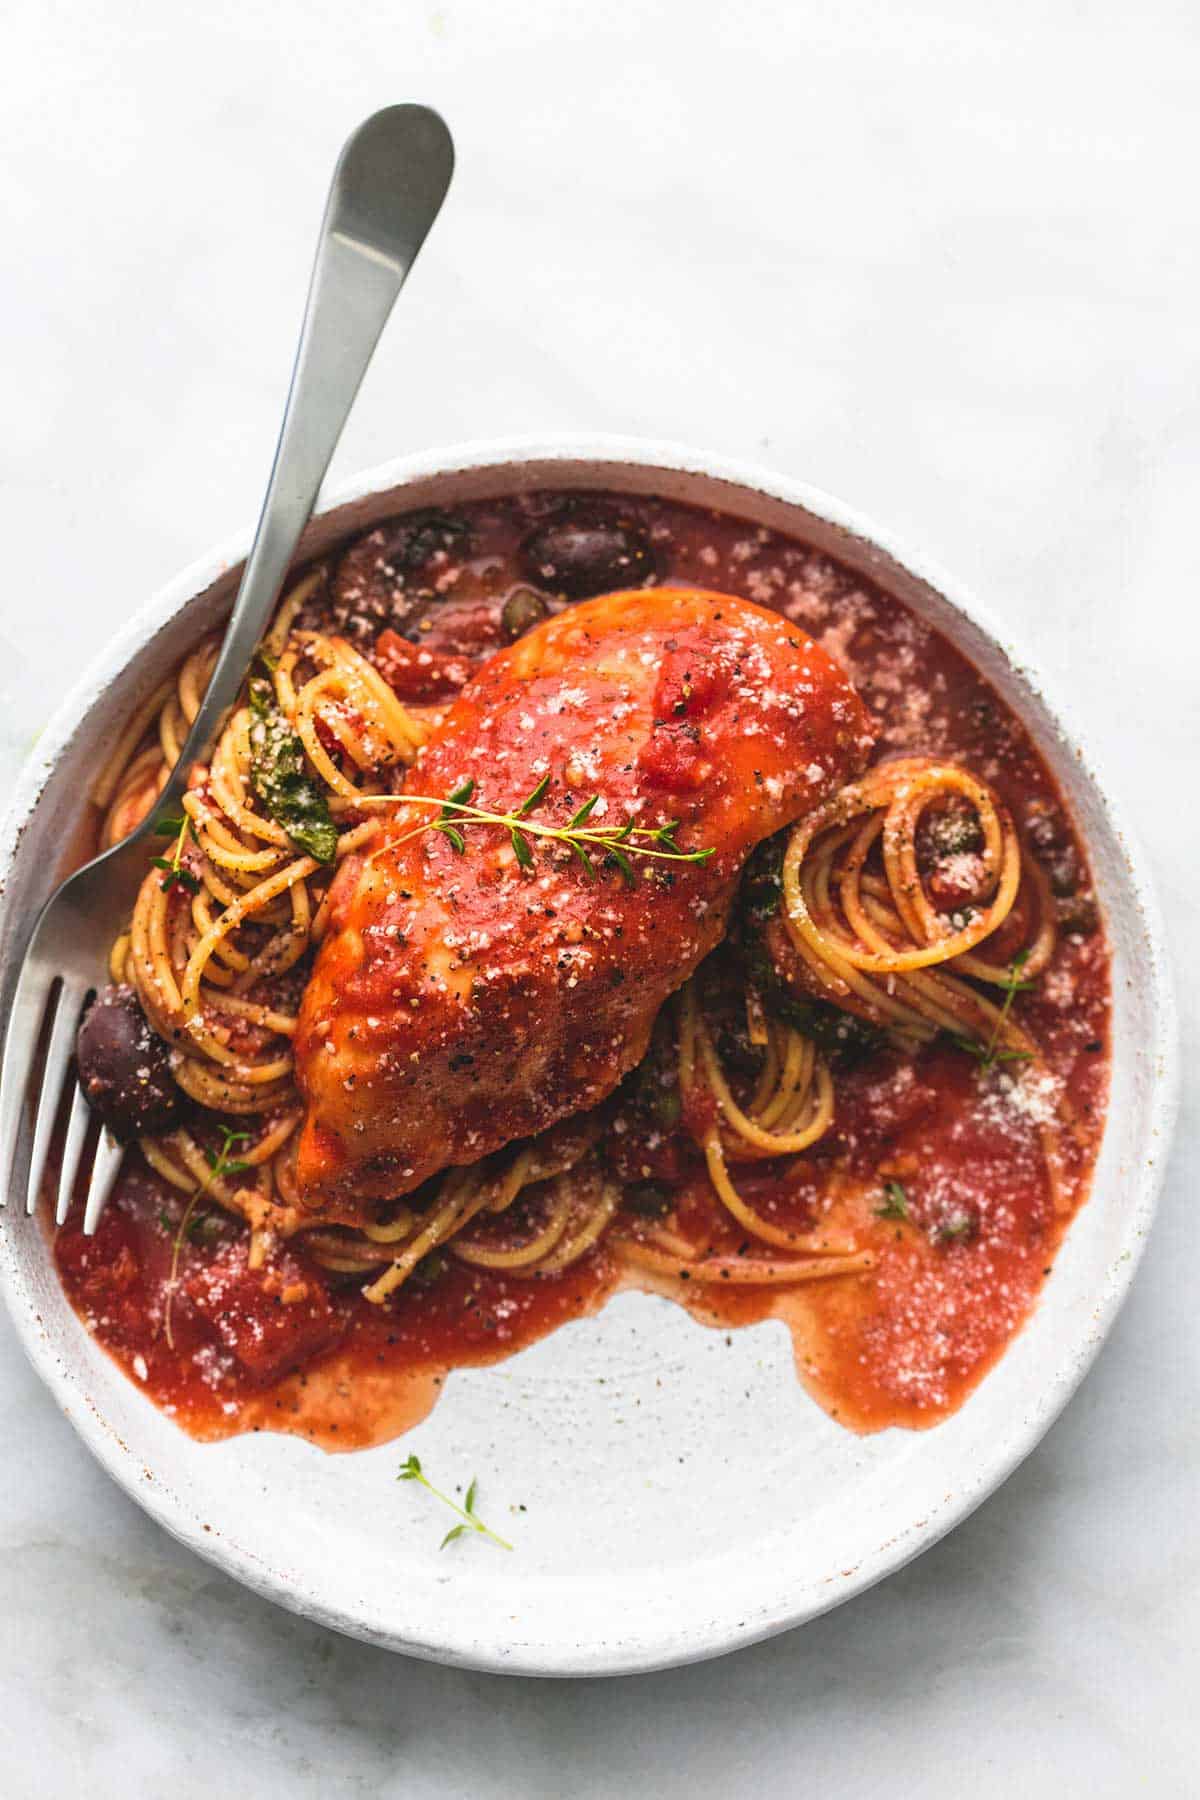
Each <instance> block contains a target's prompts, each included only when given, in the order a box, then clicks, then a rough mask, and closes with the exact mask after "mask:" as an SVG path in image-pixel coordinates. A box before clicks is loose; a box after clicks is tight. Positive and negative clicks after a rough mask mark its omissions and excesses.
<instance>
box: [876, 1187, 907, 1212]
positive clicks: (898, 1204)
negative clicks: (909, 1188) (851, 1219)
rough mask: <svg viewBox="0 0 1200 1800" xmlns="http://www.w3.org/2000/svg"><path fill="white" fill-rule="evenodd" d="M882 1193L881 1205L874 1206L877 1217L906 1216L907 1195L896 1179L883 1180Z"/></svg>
mask: <svg viewBox="0 0 1200 1800" xmlns="http://www.w3.org/2000/svg"><path fill="white" fill-rule="evenodd" d="M883 1195H884V1198H883V1205H882V1206H877V1207H876V1208H875V1217H876V1218H877V1219H907V1218H908V1216H909V1213H908V1195H907V1194H906V1193H905V1191H904V1189H903V1188H902V1187H901V1185H900V1183H899V1182H898V1181H888V1182H885V1184H884V1189H883Z"/></svg>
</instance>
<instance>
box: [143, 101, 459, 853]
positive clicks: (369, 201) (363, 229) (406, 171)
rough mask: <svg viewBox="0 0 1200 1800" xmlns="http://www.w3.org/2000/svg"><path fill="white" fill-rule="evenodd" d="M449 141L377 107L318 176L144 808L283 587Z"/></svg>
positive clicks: (215, 716)
mask: <svg viewBox="0 0 1200 1800" xmlns="http://www.w3.org/2000/svg"><path fill="white" fill-rule="evenodd" d="M453 169H454V146H453V143H452V141H451V138H450V133H449V131H448V130H447V128H446V126H445V124H444V122H443V121H442V119H441V118H440V117H439V116H438V114H437V113H435V112H433V111H432V110H431V109H430V108H429V107H425V106H389V107H386V108H385V109H384V110H383V111H382V112H377V113H375V114H373V115H372V117H371V118H369V119H366V120H365V121H364V122H363V124H361V125H360V126H359V127H358V130H357V131H355V132H354V133H353V135H352V136H351V137H350V138H349V139H348V140H347V142H346V144H345V147H344V148H343V150H342V153H341V155H340V156H339V158H338V161H337V167H336V168H335V169H334V172H333V180H332V182H331V184H330V189H329V198H328V200H327V202H326V205H325V216H324V219H323V220H322V222H321V234H320V237H319V239H318V242H317V255H316V261H315V263H314V266H313V273H312V280H311V282H310V284H309V290H308V301H307V303H306V306H305V310H304V323H303V326H302V327H301V331H300V344H299V348H298V349H297V351H296V363H295V367H294V369H293V371H292V380H291V386H290V388H289V390H288V397H287V406H286V407H285V409H284V415H283V425H282V427H281V428H280V432H279V442H278V444H277V446H276V449H275V460H274V462H273V464H272V466H271V477H270V480H269V481H268V483H267V492H266V496H265V498H264V500H263V508H262V512H261V514H260V515H259V520H258V529H257V530H256V532H255V534H254V542H253V544H252V545H251V548H250V554H249V556H248V557H247V559H246V567H245V570H244V572H243V574H242V580H241V585H240V587H239V588H238V594H237V600H236V601H235V603H234V607H233V612H232V615H231V617H230V620H229V625H228V627H227V629H226V632H225V640H224V642H223V644H222V645H221V651H220V654H219V656H218V657H217V663H216V667H215V668H214V670H213V673H212V679H211V680H210V682H209V684H208V691H207V693H206V694H205V696H204V699H203V701H202V703H201V706H200V710H199V712H198V713H197V714H196V719H195V723H194V724H193V726H192V728H191V730H190V731H189V733H188V735H187V740H186V742H185V743H184V746H183V749H182V750H181V751H180V753H179V760H178V762H177V763H176V764H175V767H174V769H173V770H172V772H171V775H170V777H169V779H168V781H167V785H166V787H165V788H164V790H163V793H162V794H161V796H160V797H159V800H158V803H157V805H156V806H155V807H154V808H152V809H151V815H150V817H148V818H147V819H145V820H144V821H143V822H142V824H141V825H140V826H139V827H138V828H137V829H136V830H135V831H133V832H131V833H130V836H129V839H128V840H126V841H127V842H132V840H133V839H134V838H136V837H141V836H144V835H145V834H146V833H147V832H149V831H150V830H152V829H153V820H154V817H155V816H156V815H159V814H161V813H162V812H163V811H171V810H173V809H174V808H175V807H176V806H177V805H178V803H179V801H180V799H181V797H182V795H183V793H184V790H185V789H186V786H187V777H188V771H189V769H190V768H191V766H192V764H193V763H195V762H199V761H203V760H204V759H206V758H207V756H208V755H209V753H210V751H211V750H212V747H213V744H214V743H215V741H216V738H217V735H218V732H219V729H220V726H221V724H222V721H223V720H224V717H225V714H226V712H227V711H228V709H229V707H230V706H231V705H232V704H233V701H234V700H235V699H236V697H237V694H238V690H239V688H240V687H241V685H242V682H243V681H244V680H245V676H246V670H247V669H248V668H249V666H250V662H251V659H252V657H253V655H254V651H255V648H256V646H257V645H258V642H259V640H260V638H261V637H262V635H263V632H264V630H265V629H266V625H267V622H268V620H269V619H270V616H271V613H272V611H273V609H274V606H275V602H276V601H277V600H278V598H279V593H280V590H281V588H282V587H283V583H284V580H285V578H286V576H287V572H288V568H289V566H290V564H291V562H292V558H293V557H294V555H295V553H296V545H297V543H298V542H299V539H300V534H301V532H302V531H303V530H304V527H305V525H306V524H307V523H308V520H309V516H310V514H311V512H312V509H313V506H314V505H315V503H316V498H317V494H318V492H319V490H320V486H321V482H322V481H323V480H324V477H325V471H326V469H327V468H328V467H329V460H330V458H331V457H332V455H333V452H334V450H335V449H336V447H337V442H338V439H339V438H340V437H341V435H342V427H343V426H344V425H345V423H346V418H347V416H348V414H349V412H350V408H351V406H352V405H353V404H354V397H355V395H356V394H357V392H358V389H359V384H360V382H361V381H362V378H363V375H364V374H365V373H366V368H367V364H368V363H369V362H370V360H371V357H372V355H373V353H374V350H375V346H376V344H377V343H378V342H379V337H380V334H381V332H382V331H383V328H384V326H385V325H386V324H387V321H388V315H389V314H390V312H391V310H392V306H393V303H394V302H395V299H396V296H397V294H398V293H399V292H400V289H401V288H402V287H403V286H404V283H405V280H406V278H407V276H408V272H409V270H410V269H411V268H412V265H413V263H414V262H415V261H416V257H417V252H418V251H419V250H420V248H421V245H422V244H423V243H424V241H425V238H426V236H427V235H428V232H429V229H430V227H431V226H432V224H433V222H434V220H435V219H436V218H437V215H438V212H439V210H440V208H441V204H442V201H443V200H444V199H445V196H446V190H447V188H448V187H449V185H450V177H451V174H452V173H453Z"/></svg>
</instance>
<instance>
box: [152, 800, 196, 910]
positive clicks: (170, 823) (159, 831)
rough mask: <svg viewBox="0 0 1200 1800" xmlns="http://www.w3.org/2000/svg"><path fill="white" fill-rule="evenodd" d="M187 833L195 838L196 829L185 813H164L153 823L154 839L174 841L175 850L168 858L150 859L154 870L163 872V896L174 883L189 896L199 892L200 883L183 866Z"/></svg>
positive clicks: (157, 857)
mask: <svg viewBox="0 0 1200 1800" xmlns="http://www.w3.org/2000/svg"><path fill="white" fill-rule="evenodd" d="M189 832H190V833H191V835H192V837H195V835H196V827H195V826H194V825H193V824H192V821H191V819H190V818H189V817H188V815H187V813H164V814H163V815H162V817H161V818H159V819H155V821H154V835H155V837H160V838H174V839H175V848H174V849H173V850H172V852H171V854H170V856H154V857H151V859H150V860H151V862H152V864H153V866H154V867H155V868H156V869H161V870H162V871H163V878H162V884H161V885H162V891H163V893H164V894H169V893H170V891H171V889H172V888H173V887H174V886H175V885H176V883H178V884H179V886H180V887H182V888H186V889H187V891H188V893H189V894H198V893H199V892H200V883H199V882H198V881H197V880H196V877H195V876H194V875H193V874H192V872H191V870H190V869H185V868H184V866H183V852H184V847H185V846H186V844H187V840H188V834H189Z"/></svg>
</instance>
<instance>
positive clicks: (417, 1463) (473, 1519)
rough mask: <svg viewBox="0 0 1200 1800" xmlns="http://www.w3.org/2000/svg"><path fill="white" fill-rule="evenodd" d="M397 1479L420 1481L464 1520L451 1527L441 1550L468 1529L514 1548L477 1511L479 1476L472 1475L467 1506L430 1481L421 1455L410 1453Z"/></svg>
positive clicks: (508, 1548) (509, 1548)
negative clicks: (423, 1466) (422, 1463)
mask: <svg viewBox="0 0 1200 1800" xmlns="http://www.w3.org/2000/svg"><path fill="white" fill-rule="evenodd" d="M396 1480H397V1481H418V1482H420V1484H421V1486H422V1487H423V1488H425V1489H427V1491H428V1492H429V1493H431V1494H432V1495H433V1497H434V1499H435V1500H440V1501H441V1502H442V1504H443V1506H448V1507H449V1508H450V1510H451V1512H456V1513H457V1514H458V1516H459V1519H460V1520H461V1521H462V1522H461V1524H458V1525H452V1526H451V1527H450V1529H449V1531H448V1532H447V1533H446V1535H445V1537H444V1538H443V1539H442V1541H441V1543H440V1544H439V1545H438V1549H439V1550H444V1549H445V1548H446V1545H447V1544H452V1543H453V1542H454V1540H455V1538H460V1537H463V1536H465V1534H466V1533H467V1532H468V1531H473V1532H476V1533H477V1534H478V1535H479V1536H480V1537H485V1538H490V1539H491V1540H492V1542H493V1544H499V1546H500V1548H501V1549H502V1550H511V1549H512V1545H511V1544H510V1543H509V1541H508V1539H507V1538H502V1537H501V1536H500V1535H499V1533H498V1532H495V1531H493V1530H492V1528H491V1526H490V1525H485V1524H484V1522H483V1520H482V1519H481V1518H480V1517H479V1514H478V1513H477V1512H476V1511H475V1495H476V1492H477V1490H478V1488H479V1481H478V1478H476V1477H472V1480H471V1485H470V1487H469V1488H468V1489H467V1501H466V1505H465V1506H460V1505H459V1504H458V1501H457V1500H452V1499H451V1498H450V1496H449V1494H443V1493H442V1491H441V1489H440V1488H435V1487H434V1485H433V1483H432V1481H430V1479H429V1477H428V1476H427V1475H426V1474H425V1472H424V1470H423V1469H422V1468H421V1459H420V1457H419V1456H413V1455H411V1454H410V1456H409V1458H408V1461H407V1462H404V1463H401V1465H400V1473H399V1474H398V1475H397V1476H396Z"/></svg>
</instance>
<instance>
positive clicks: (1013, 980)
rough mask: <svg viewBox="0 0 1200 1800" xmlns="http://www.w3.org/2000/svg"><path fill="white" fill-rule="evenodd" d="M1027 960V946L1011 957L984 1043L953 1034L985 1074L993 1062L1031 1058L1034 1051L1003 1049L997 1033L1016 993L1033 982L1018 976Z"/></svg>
mask: <svg viewBox="0 0 1200 1800" xmlns="http://www.w3.org/2000/svg"><path fill="white" fill-rule="evenodd" d="M1028 961H1029V952H1028V950H1022V951H1020V952H1019V953H1018V954H1017V955H1016V956H1014V957H1013V959H1012V963H1011V964H1010V966H1009V971H1008V977H1007V980H1006V981H1005V984H1004V1000H1003V1003H1002V1004H1001V1007H1000V1011H999V1013H998V1015H997V1017H996V1023H995V1024H994V1025H993V1026H992V1035H991V1037H990V1038H989V1039H988V1041H987V1043H986V1044H981V1043H980V1042H979V1041H978V1039H976V1038H967V1037H956V1038H955V1040H954V1042H955V1043H956V1044H957V1045H958V1047H959V1049H960V1050H965V1051H966V1052H967V1054H968V1056H973V1057H975V1058H976V1060H977V1061H978V1063H979V1067H980V1071H981V1072H982V1073H984V1074H986V1072H987V1071H988V1070H989V1069H990V1068H992V1067H994V1065H995V1064H996V1063H1006V1062H1029V1061H1031V1059H1032V1056H1033V1052H1032V1051H1031V1050H1002V1049H1001V1048H1000V1035H1001V1033H1002V1032H1003V1030H1004V1026H1005V1023H1006V1021H1007V1019H1008V1015H1009V1013H1010V1012H1011V1011H1012V1003H1013V1001H1014V1000H1015V999H1016V997H1017V995H1018V994H1027V993H1028V992H1029V991H1030V989H1031V988H1032V987H1033V986H1034V983H1033V982H1032V981H1022V979H1021V971H1022V969H1023V968H1024V967H1025V964H1026V963H1027V962H1028Z"/></svg>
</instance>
